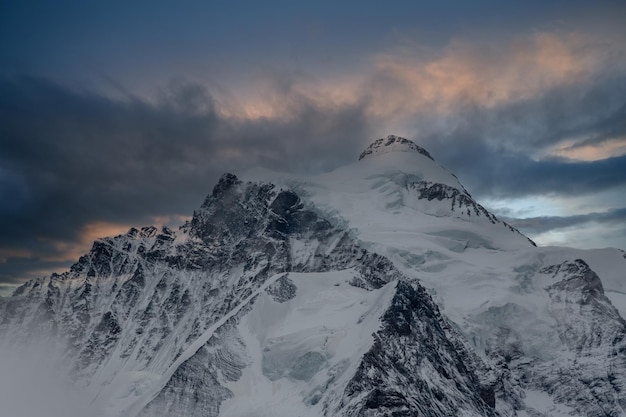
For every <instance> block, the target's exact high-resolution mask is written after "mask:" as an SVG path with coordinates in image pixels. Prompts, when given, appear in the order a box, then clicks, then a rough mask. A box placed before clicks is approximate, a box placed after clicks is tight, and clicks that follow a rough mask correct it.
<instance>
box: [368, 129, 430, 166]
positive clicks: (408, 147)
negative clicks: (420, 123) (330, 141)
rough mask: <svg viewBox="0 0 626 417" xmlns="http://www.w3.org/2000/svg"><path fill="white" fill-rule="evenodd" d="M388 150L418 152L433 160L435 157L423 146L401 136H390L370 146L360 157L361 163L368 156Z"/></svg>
mask: <svg viewBox="0 0 626 417" xmlns="http://www.w3.org/2000/svg"><path fill="white" fill-rule="evenodd" d="M387 149H389V150H391V149H393V151H394V152H399V151H403V152H417V153H419V154H421V155H424V156H425V157H427V158H429V159H433V157H432V156H431V155H430V153H428V151H427V150H426V149H424V148H422V147H421V146H418V145H416V144H415V143H414V142H413V141H410V140H408V139H405V138H401V137H399V136H394V135H389V136H387V137H386V138H381V139H378V140H376V141H374V143H372V144H371V145H370V146H368V147H367V148H366V149H365V150H364V151H363V152H362V153H361V155H359V161H360V160H361V159H363V158H365V157H367V156H370V155H374V154H376V153H380V152H384V151H386V150H387Z"/></svg>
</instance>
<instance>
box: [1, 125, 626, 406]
mask: <svg viewBox="0 0 626 417" xmlns="http://www.w3.org/2000/svg"><path fill="white" fill-rule="evenodd" d="M246 176H248V177H250V176H252V174H245V173H244V174H243V175H238V176H235V175H232V174H225V175H224V176H223V177H222V178H221V179H220V181H219V182H218V184H217V185H216V186H215V187H214V189H213V192H212V193H211V194H210V195H209V196H208V197H207V198H206V200H205V201H204V203H203V204H202V206H201V207H200V208H199V209H198V210H196V211H195V212H194V215H193V218H192V220H191V221H189V222H188V223H187V224H185V225H183V226H182V227H181V228H180V230H178V231H173V230H170V229H167V228H163V229H162V230H158V229H156V228H154V227H145V228H142V229H134V228H133V229H131V230H130V231H129V232H128V233H127V234H125V235H120V236H116V237H112V238H103V239H99V240H97V241H96V242H95V243H94V245H93V248H92V250H91V251H90V252H89V253H88V254H86V255H85V256H83V257H81V258H80V260H79V261H78V262H77V263H76V264H75V265H73V266H72V268H71V269H70V271H68V272H66V273H64V274H61V275H58V274H53V275H52V276H50V277H46V278H42V279H39V280H34V281H30V282H28V283H26V284H25V285H23V286H22V287H20V288H19V289H18V290H17V291H16V292H15V294H14V296H13V297H11V298H8V299H5V300H0V335H1V338H0V345H2V344H4V345H7V344H13V345H17V346H19V345H20V344H23V343H28V341H29V338H30V337H32V335H33V334H36V335H38V337H39V338H42V339H46V340H50V341H54V343H56V344H58V345H59V346H61V347H62V349H63V351H64V352H65V354H66V357H67V359H68V360H70V361H71V363H72V373H73V375H74V377H75V378H76V379H77V381H78V384H86V385H87V388H86V389H85V392H84V397H85V398H87V399H88V400H89V402H91V403H92V404H95V405H97V409H98V410H100V411H99V412H100V414H98V417H101V416H104V417H122V416H124V417H126V416H130V417H133V416H141V417H160V416H171V415H181V416H198V417H199V416H203V417H206V416H219V415H222V416H229V417H235V416H236V417H245V416H294V415H300V416H416V415H427V416H435V417H436V416H450V415H455V416H533V417H537V416H560V415H563V416H565V415H574V416H624V415H626V412H625V411H624V410H626V402H625V401H626V400H625V399H626V323H625V322H624V320H623V318H622V317H623V315H624V314H625V313H626V298H625V297H624V294H626V277H625V276H624V275H625V274H624V271H626V257H625V255H624V252H622V251H619V250H616V249H606V250H594V251H583V250H575V249H567V248H537V247H535V246H534V244H533V243H532V242H531V241H530V240H529V239H527V238H526V237H525V236H523V235H522V234H521V233H519V232H518V231H517V230H515V229H514V228H512V227H510V226H509V225H507V224H506V223H504V222H502V221H500V220H499V219H498V218H497V217H496V216H494V215H493V214H492V213H490V212H489V211H488V210H486V209H485V208H484V207H482V206H481V205H480V204H479V203H478V202H476V201H475V200H474V199H473V198H472V197H471V196H470V194H469V193H468V192H467V191H466V190H465V189H464V188H463V186H462V185H461V184H460V182H459V181H458V179H457V178H456V177H455V176H454V175H452V174H451V173H449V172H448V171H446V170H445V169H444V168H442V167H441V166H440V165H439V164H437V162H436V161H435V160H434V159H433V157H432V156H431V155H430V154H429V153H428V152H427V151H426V150H424V149H423V148H421V147H419V146H418V145H416V144H414V143H413V142H411V141H409V140H407V139H404V138H399V137H396V136H388V137H387V138H383V139H379V140H377V141H376V142H374V143H373V144H372V145H371V146H370V147H368V148H367V149H366V150H365V151H364V152H363V153H362V154H361V157H360V158H359V161H357V162H355V163H354V164H351V165H349V166H346V167H342V168H339V169H337V170H335V171H333V172H330V173H327V174H323V175H318V176H311V177H285V176H284V175H278V174H272V173H268V172H265V173H263V174H262V175H261V174H259V173H258V172H257V173H255V174H254V177H253V178H249V179H250V180H249V181H246V180H245V178H246ZM259 178H261V180H259Z"/></svg>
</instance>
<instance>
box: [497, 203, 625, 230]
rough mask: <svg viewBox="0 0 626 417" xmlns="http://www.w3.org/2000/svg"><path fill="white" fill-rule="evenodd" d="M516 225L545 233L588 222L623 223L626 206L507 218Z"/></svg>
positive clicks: (521, 228) (519, 227) (523, 228)
mask: <svg viewBox="0 0 626 417" xmlns="http://www.w3.org/2000/svg"><path fill="white" fill-rule="evenodd" d="M505 220H506V221H507V222H509V223H510V224H511V225H513V226H514V227H517V228H518V229H520V230H523V231H524V232H527V233H531V234H540V233H545V232H548V231H550V230H555V229H563V228H566V227H573V226H579V225H582V224H586V223H592V222H593V223H604V224H615V225H620V226H621V225H623V224H625V223H626V208H619V209H613V210H609V211H606V212H604V213H588V214H580V215H575V216H565V217H561V216H541V217H529V218H525V219H514V218H506V219H505Z"/></svg>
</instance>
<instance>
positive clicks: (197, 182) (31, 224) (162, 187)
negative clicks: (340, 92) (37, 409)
mask: <svg viewBox="0 0 626 417" xmlns="http://www.w3.org/2000/svg"><path fill="white" fill-rule="evenodd" d="M282 94H283V95H285V96H289V95H290V94H291V95H292V97H293V98H292V100H293V101H294V103H296V102H297V106H296V105H295V104H294V106H292V108H295V109H296V110H295V111H296V115H295V116H294V117H293V118H288V119H281V118H260V119H256V120H249V119H245V120H235V119H232V118H228V117H224V116H222V115H220V114H219V112H218V111H216V109H215V104H214V100H213V98H212V96H211V94H210V92H208V91H207V90H206V88H204V87H203V86H200V85H195V84H190V83H186V82H180V81H179V82H177V83H175V84H172V85H170V86H169V87H168V88H166V89H165V90H164V91H163V92H162V93H161V95H160V97H159V99H158V100H156V101H155V102H151V101H147V100H142V99H139V98H137V97H131V98H129V99H125V100H116V99H111V98H108V97H106V96H103V95H99V94H95V93H93V92H89V91H76V90H72V89H70V88H67V87H64V86H62V85H58V84H55V83H53V82H51V81H49V80H46V79H41V78H25V77H22V78H13V79H7V78H4V79H0V137H2V141H0V194H1V196H2V198H0V202H2V203H0V230H2V233H1V234H0V250H2V251H3V253H4V254H5V255H3V256H2V259H3V261H4V264H3V266H2V277H1V278H0V279H1V280H4V281H6V280H11V279H15V276H16V274H19V270H20V268H21V267H23V266H25V263H23V262H21V261H20V260H25V259H31V261H36V262H38V263H45V264H47V265H52V266H53V265H54V262H56V261H60V260H67V259H69V258H70V257H72V256H75V255H76V250H77V248H80V247H83V246H82V244H83V243H84V241H85V239H87V238H88V239H92V238H93V237H95V236H96V235H97V234H98V233H100V232H102V233H109V232H111V231H113V229H111V227H112V226H115V231H114V232H116V233H117V232H118V231H119V230H121V229H123V228H127V225H130V224H135V225H137V224H139V225H141V224H145V223H146V222H151V221H152V220H153V218H154V217H157V216H172V215H182V216H187V215H189V214H190V213H191V212H192V211H193V209H194V208H195V207H196V206H198V205H199V203H200V202H201V201H202V200H203V198H204V197H205V196H206V194H207V193H208V192H209V191H210V189H211V188H212V187H213V185H214V183H215V181H216V180H217V178H218V177H219V175H221V174H222V173H223V172H225V171H232V170H237V169H241V168H245V167H248V166H254V165H263V166H267V167H271V168H273V169H278V170H290V171H301V172H307V171H312V170H317V171H319V170H324V169H329V168H332V167H334V166H337V165H338V164H340V163H341V162H343V161H345V160H347V159H352V158H355V155H358V152H359V151H360V148H361V147H362V143H363V140H364V138H367V137H368V135H367V133H366V132H367V130H368V129H367V125H368V123H367V121H366V118H365V117H364V115H363V113H362V112H361V108H359V107H343V108H340V109H332V110H331V109H327V108H324V107H321V106H319V105H318V104H317V103H315V102H314V101H313V100H308V99H307V98H306V97H301V96H298V95H297V94H296V93H295V92H294V93H293V94H292V93H290V92H289V91H285V92H283V93H282ZM94 225H106V227H101V228H96V230H97V232H98V233H95V234H94V233H91V232H89V230H91V229H90V228H92V229H93V227H94ZM9 250H10V251H11V252H9ZM23 251H29V252H30V253H31V254H33V256H32V257H30V258H25V257H24V252H23ZM39 266H41V265H39ZM38 269H41V268H38Z"/></svg>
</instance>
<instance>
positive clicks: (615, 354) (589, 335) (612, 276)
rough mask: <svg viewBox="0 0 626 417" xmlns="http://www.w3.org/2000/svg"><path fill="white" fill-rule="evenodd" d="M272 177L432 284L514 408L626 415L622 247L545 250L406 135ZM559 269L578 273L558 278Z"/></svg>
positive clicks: (505, 404) (504, 402)
mask: <svg viewBox="0 0 626 417" xmlns="http://www.w3.org/2000/svg"><path fill="white" fill-rule="evenodd" d="M255 175H259V173H255ZM260 175H262V176H263V177H264V178H267V179H272V180H274V181H282V182H283V183H284V184H289V185H290V186H291V187H293V188H294V189H297V190H299V192H300V193H301V194H302V195H305V196H306V198H307V200H308V201H311V202H312V203H313V204H315V205H316V206H318V207H320V208H321V209H322V210H323V211H324V212H325V213H328V215H329V216H331V217H335V218H337V219H340V220H337V221H343V222H345V224H346V225H347V227H350V228H352V230H353V233H354V234H355V236H356V237H357V238H358V239H359V240H360V241H361V242H362V244H363V245H364V246H365V247H368V248H370V249H371V250H374V251H376V252H378V253H381V254H384V255H385V256H387V257H388V258H389V259H391V260H392V261H393V262H394V264H395V265H396V266H397V267H398V268H400V269H401V270H402V271H403V272H404V273H405V274H406V275H407V276H409V277H411V278H412V279H414V280H416V281H419V282H420V283H421V284H423V285H424V286H426V287H427V288H428V289H429V291H430V293H431V295H432V296H433V297H434V299H435V301H436V302H437V303H438V304H439V306H440V307H441V308H442V309H443V312H444V313H445V314H446V315H447V316H448V317H449V318H451V319H452V320H453V321H454V323H455V324H456V325H457V326H458V328H459V329H460V330H461V332H462V333H463V334H464V335H465V337H466V338H467V340H468V341H469V342H470V343H471V345H472V346H473V347H474V348H475V349H476V352H477V353H478V354H480V355H483V356H484V357H486V358H488V360H489V361H490V363H491V364H493V365H494V366H495V367H496V368H497V369H499V373H500V376H499V377H498V378H499V379H500V380H501V381H502V382H501V384H500V385H499V386H498V391H499V394H498V395H499V401H498V409H499V411H500V412H501V413H503V414H504V415H515V413H518V412H522V411H523V410H528V412H529V413H530V414H531V415H541V410H544V411H545V410H546V409H547V408H546V405H545V404H546V401H547V403H548V404H552V405H550V406H549V407H548V408H550V409H551V410H561V409H562V410H569V411H571V412H572V413H573V414H574V415H602V414H598V413H600V411H599V410H606V412H607V413H609V414H610V415H622V414H623V413H624V407H625V406H624V403H623V398H624V395H623V390H624V388H623V387H624V378H625V376H626V366H625V363H626V362H625V357H626V348H625V345H624V341H623V334H624V322H623V320H622V318H621V316H620V314H619V312H620V311H621V312H622V315H623V314H624V312H625V311H626V310H625V309H624V306H625V303H624V301H625V297H624V294H626V291H624V289H625V286H626V276H625V275H626V273H625V272H624V271H626V259H625V256H624V253H623V252H622V251H619V250H616V249H605V250H593V251H584V250H576V249H569V248H536V247H535V246H534V244H533V243H532V242H530V241H529V240H528V239H527V238H526V237H524V236H523V235H521V234H520V233H519V232H517V231H516V230H514V229H512V228H511V227H509V226H508V225H507V224H505V223H504V222H501V221H499V220H498V219H497V218H496V217H495V216H494V215H493V214H491V213H489V212H488V211H486V210H485V209H484V208H483V207H482V206H480V204H478V203H477V202H475V201H474V200H473V199H472V198H471V196H470V195H469V194H468V193H467V191H466V190H465V189H464V188H463V186H462V185H461V184H460V183H459V181H458V179H457V178H456V177H455V176H454V175H452V174H450V173H449V172H447V171H446V170H445V169H444V168H443V167H441V166H440V165H438V164H437V163H436V161H435V160H433V158H432V156H431V155H430V154H428V153H427V152H426V151H425V150H423V149H422V148H420V147H419V146H417V145H414V144H412V142H410V141H407V140H406V139H402V138H397V137H394V136H390V137H387V138H383V139H379V140H378V141H376V142H375V143H374V144H372V145H371V146H370V147H369V148H368V149H367V150H366V151H365V152H363V154H362V157H361V160H359V161H357V162H355V163H353V164H351V165H348V166H345V167H341V168H339V169H337V170H335V171H333V172H331V173H328V174H323V175H319V176H313V177H291V178H285V177H284V176H276V175H275V174H272V173H269V172H264V173H260ZM578 260H581V261H578ZM559 265H565V266H563V267H562V271H569V272H565V273H562V274H557V275H556V276H554V277H551V276H550V274H547V273H546V271H550V270H552V269H554V268H557V267H558V266H559ZM568 265H569V266H568ZM577 271H578V272H577ZM581 271H583V272H581ZM568 274H569V275H568ZM580 276H584V277H594V278H593V279H581V278H580ZM577 281H580V284H579V285H569V284H566V283H568V282H577ZM605 291H606V293H605ZM590 293H591V294H592V296H589V294H590ZM564 299H565V300H566V301H565V302H564V301H563V300H564ZM589 303H590V304H589ZM574 323H580V325H574ZM573 335H575V336H573ZM588 340H594V343H595V344H589V343H587V342H586V341H588ZM529 375H532V377H529ZM559 375H567V377H565V376H564V377H562V378H560V377H558V376H559ZM580 381H586V382H584V383H581V382H580ZM565 387H567V388H565ZM527 392H528V393H530V394H529V395H526V393H527ZM537 392H542V393H545V395H547V397H544V396H543V395H544V394H542V395H538V394H537V395H534V394H533V393H537ZM574 392H576V393H577V394H576V396H573V395H572V393H574ZM570 396H572V398H570ZM574 397H575V398H574ZM539 398H540V399H542V401H543V400H546V401H543V402H542V403H541V404H535V403H534V400H535V399H539ZM546 398H547V399H546ZM511 404H512V405H511ZM524 412H525V411H524ZM554 412H556V411H554ZM533 413H535V414H533ZM536 413H539V414H536ZM611 413H612V414H611ZM549 414H550V413H548V415H549Z"/></svg>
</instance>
